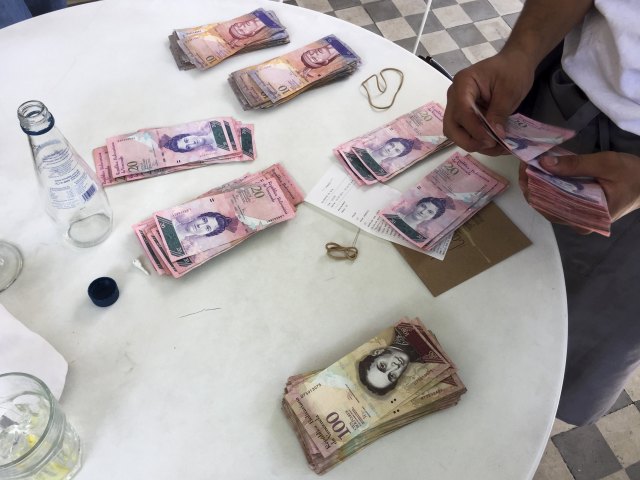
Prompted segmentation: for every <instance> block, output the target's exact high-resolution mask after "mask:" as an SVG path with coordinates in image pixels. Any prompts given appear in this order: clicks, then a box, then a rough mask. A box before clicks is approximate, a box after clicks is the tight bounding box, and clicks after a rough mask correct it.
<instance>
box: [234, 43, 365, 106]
mask: <svg viewBox="0 0 640 480" xmlns="http://www.w3.org/2000/svg"><path fill="white" fill-rule="evenodd" d="M360 63H361V60H360V57H359V56H358V55H356V53H355V52H354V51H353V50H352V49H351V48H349V47H348V46H347V45H346V44H345V43H344V42H343V41H342V40H340V39H338V37H336V36H335V35H329V36H327V37H323V38H321V39H319V40H317V41H315V42H313V43H311V44H309V45H307V46H305V47H302V48H299V49H297V50H294V51H293V52H289V53H287V54H286V55H283V56H280V57H276V58H272V59H271V60H268V61H266V62H264V63H261V64H259V65H254V66H251V67H247V68H244V69H242V70H238V71H236V72H233V73H232V74H231V75H230V76H229V83H230V85H231V88H232V89H233V92H234V93H235V95H236V97H237V98H238V100H239V101H240V103H241V104H242V108H244V109H245V110H251V109H257V108H270V107H273V106H275V105H279V104H281V103H283V102H286V101H288V100H291V99H292V98H294V97H296V96H297V95H299V94H300V93H302V92H304V91H306V90H308V89H310V88H313V87H320V86H322V85H325V84H327V83H329V82H333V81H334V80H337V79H339V78H343V77H346V76H348V75H351V74H352V73H353V72H354V71H355V70H356V69H357V68H358V66H359V65H360Z"/></svg>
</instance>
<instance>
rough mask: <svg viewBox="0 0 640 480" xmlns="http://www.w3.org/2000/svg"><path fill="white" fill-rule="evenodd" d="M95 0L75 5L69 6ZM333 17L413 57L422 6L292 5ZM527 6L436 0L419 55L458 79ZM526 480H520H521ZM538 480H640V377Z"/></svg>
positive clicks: (556, 440) (364, 0)
mask: <svg viewBox="0 0 640 480" xmlns="http://www.w3.org/2000/svg"><path fill="white" fill-rule="evenodd" d="M86 1H92V0H69V4H70V5H72V4H78V3H84V2H86ZM285 3H288V4H291V5H298V6H301V7H305V8H310V9H312V10H315V11H319V12H322V13H325V14H327V15H333V16H336V17H338V18H341V19H343V20H347V21H349V22H351V23H354V24H356V25H358V26H360V27H363V28H366V29H367V30H371V31H373V32H375V33H377V34H379V35H382V36H383V37H385V38H387V39H389V40H391V41H393V42H395V43H397V44H398V45H400V46H402V47H404V48H406V49H407V50H409V51H412V50H413V47H414V45H415V42H416V38H417V34H418V32H419V29H420V23H421V21H422V17H423V15H424V12H425V9H426V5H425V2H424V1H423V0H285ZM521 9H522V2H521V1H520V0H433V3H432V5H431V12H430V13H429V16H428V18H427V22H426V25H425V28H424V31H423V34H422V36H421V37H420V44H419V48H418V50H417V54H419V55H431V56H433V57H434V58H435V59H436V60H437V61H438V62H439V63H440V64H441V65H443V66H444V67H445V68H446V69H447V70H448V71H449V72H450V73H451V74H455V73H457V72H458V71H460V70H461V69H463V68H465V67H467V66H469V65H471V64H472V63H475V62H477V61H478V60H481V59H483V58H487V57H489V56H491V55H493V54H494V53H496V52H497V51H498V50H500V48H501V47H502V45H504V42H505V39H506V38H507V37H508V36H509V33H510V32H511V27H512V26H513V24H514V23H515V21H516V19H517V17H518V14H519V12H520V10H521ZM514 480H519V479H514ZM534 480H640V371H638V372H637V374H636V376H635V377H634V379H632V381H631V382H630V383H629V384H628V385H627V388H626V390H625V391H624V392H623V393H622V395H621V396H620V398H619V399H618V401H617V402H616V405H614V407H613V408H612V409H611V411H610V412H609V413H608V414H607V415H605V416H604V417H603V418H602V419H600V421H598V422H597V423H596V424H595V425H590V426H585V427H577V428H576V427H573V426H571V425H567V424H565V423H564V422H561V421H559V420H556V422H555V424H554V427H553V431H552V432H551V438H550V439H549V442H548V444H547V448H546V451H545V454H544V456H543V458H542V461H541V462H540V466H539V468H538V471H537V473H536V474H535V476H534Z"/></svg>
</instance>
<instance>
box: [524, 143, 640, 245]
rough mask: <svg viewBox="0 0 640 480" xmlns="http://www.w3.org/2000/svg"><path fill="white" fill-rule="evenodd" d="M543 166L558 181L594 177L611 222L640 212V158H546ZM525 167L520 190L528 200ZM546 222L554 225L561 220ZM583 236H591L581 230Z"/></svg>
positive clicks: (621, 155) (624, 155)
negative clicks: (560, 178)
mask: <svg viewBox="0 0 640 480" xmlns="http://www.w3.org/2000/svg"><path fill="white" fill-rule="evenodd" d="M540 164H541V165H542V166H543V167H544V168H545V169H546V170H547V171H548V172H549V173H552V174H554V175H557V176H559V177H593V178H594V179H595V180H597V181H598V183H600V185H601V186H602V189H603V190H604V193H605V196H606V197H607V205H608V207H609V214H610V215H611V221H612V222H615V221H616V220H618V219H619V218H621V217H623V216H624V215H626V214H627V213H631V212H632V211H634V210H636V209H638V208H640V157H637V156H635V155H631V154H629V153H617V152H599V153H590V154H586V155H565V156H562V157H552V156H545V157H543V158H542V159H541V160H540ZM526 167H527V165H526V163H524V162H522V163H521V165H520V181H519V183H520V188H521V189H522V191H523V192H524V194H525V197H527V198H528V187H527V175H526V173H525V170H526ZM547 218H548V219H549V220H550V221H551V222H557V221H558V219H555V218H549V217H548V216H547ZM580 233H589V232H588V231H584V230H580Z"/></svg>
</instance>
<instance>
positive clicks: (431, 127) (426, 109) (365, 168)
mask: <svg viewBox="0 0 640 480" xmlns="http://www.w3.org/2000/svg"><path fill="white" fill-rule="evenodd" d="M443 117H444V107H443V106H442V105H440V104H439V103H436V102H429V103H427V104H425V105H422V106H420V107H418V108H416V109H415V110H412V111H411V112H409V113H406V114H405V115H402V116H400V117H398V118H396V119H394V120H392V121H390V122H388V123H386V124H384V125H382V126H381V127H378V128H376V129H374V130H371V131H370V132H368V133H365V134H363V135H360V136H358V137H356V138H353V139H351V140H349V141H347V142H345V143H343V144H341V145H339V146H338V147H336V148H334V149H333V154H334V155H335V157H336V158H337V159H338V161H339V162H340V163H341V164H342V166H343V167H344V169H345V170H346V172H347V173H348V174H349V175H350V176H351V178H353V179H354V181H355V182H356V183H357V184H358V185H372V184H374V183H378V182H383V183H384V182H386V181H387V180H390V179H391V178H393V177H395V176H396V175H398V174H399V173H402V172H403V171H405V170H406V169H408V168H410V167H411V166H413V165H415V164H416V163H418V162H421V161H422V160H424V159H426V158H427V157H429V156H431V155H433V154H435V153H437V152H439V151H440V150H442V149H444V148H446V147H448V146H450V145H452V142H451V140H449V139H448V138H447V137H445V135H444V133H443V124H442V119H443Z"/></svg>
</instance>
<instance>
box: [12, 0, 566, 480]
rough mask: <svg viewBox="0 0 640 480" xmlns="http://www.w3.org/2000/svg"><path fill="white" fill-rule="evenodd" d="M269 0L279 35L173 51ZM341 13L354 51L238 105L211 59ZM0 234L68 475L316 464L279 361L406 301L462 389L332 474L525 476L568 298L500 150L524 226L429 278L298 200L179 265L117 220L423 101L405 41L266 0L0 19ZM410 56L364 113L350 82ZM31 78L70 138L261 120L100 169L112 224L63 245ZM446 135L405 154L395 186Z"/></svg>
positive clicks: (294, 470) (127, 3)
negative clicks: (45, 381) (259, 107)
mask: <svg viewBox="0 0 640 480" xmlns="http://www.w3.org/2000/svg"><path fill="white" fill-rule="evenodd" d="M255 7H264V8H271V9H273V10H275V11H276V12H277V14H278V15H279V17H280V18H281V20H282V22H283V23H284V24H285V25H286V26H287V28H288V30H289V32H290V35H291V44H289V45H285V46H280V47H275V48H272V49H267V50H262V51H257V52H253V53H248V54H244V55H238V56H236V57H234V58H231V59H229V60H227V61H225V62H224V63H222V64H220V65H218V66H217V67H215V68H213V69H211V70H209V71H206V72H199V71H189V72H184V71H179V70H178V69H177V68H176V66H175V64H174V61H173V58H172V57H171V54H170V52H169V48H168V41H167V36H168V35H169V34H170V33H171V32H172V30H173V29H175V28H184V27H187V26H194V25H200V24H203V23H209V22H214V21H218V20H225V19H229V18H233V17H236V16H239V15H241V14H243V13H246V12H247V11H250V10H252V9H253V8H255ZM331 33H334V34H337V35H338V36H339V38H341V39H342V40H344V41H345V42H346V43H347V44H348V45H350V46H351V47H352V48H353V49H354V50H355V51H356V52H357V53H358V54H359V55H360V56H361V57H362V59H363V64H362V66H361V67H360V69H359V70H358V71H357V72H356V73H355V74H354V75H352V76H351V77H349V78H348V79H347V80H345V81H340V82H337V83H335V84H332V85H328V86H325V87H323V88H320V89H317V90H315V91H310V92H307V93H305V94H303V95H302V96H300V97H298V98H296V99H294V100H293V101H291V102H289V103H288V104H285V105H282V106H280V107H278V108H276V109H273V110H270V111H269V110H267V111H258V112H243V111H242V109H241V108H240V105H239V103H238V101H237V100H236V99H235V97H234V96H233V95H232V93H231V90H230V88H229V85H228V84H227V81H226V80H227V76H228V74H229V73H230V72H232V71H234V70H238V69H240V68H243V67H245V66H248V65H254V64H256V63H259V62H261V61H264V60H267V59H269V58H272V57H274V56H278V55H281V54H283V53H285V52H288V51H290V50H293V49H294V48H299V47H301V46H303V45H306V44H307V43H310V42H312V41H314V40H316V39H318V38H320V37H322V36H325V35H327V34H331ZM0 44H1V45H2V49H1V50H0V65H2V70H3V75H2V76H1V77H0V87H1V89H2V96H1V97H0V132H2V133H1V135H2V137H1V138H2V156H1V157H0V172H1V173H0V192H2V198H3V201H2V203H1V204H0V212H1V214H2V219H3V221H2V222H1V224H0V238H3V239H6V240H9V241H11V242H13V243H15V244H17V245H18V246H19V247H20V248H21V250H22V252H23V255H24V260H25V263H24V269H23V271H22V274H21V276H20V277H19V279H18V280H17V281H16V283H15V284H14V285H13V286H12V287H11V288H10V289H8V290H7V291H5V292H3V293H2V294H0V302H2V303H3V304H4V305H5V307H6V308H7V309H8V310H9V311H10V312H11V313H12V314H13V315H14V316H16V317H17V318H18V319H20V320H21V321H22V322H23V323H24V324H25V325H27V326H28V327H29V328H31V329H33V330H34V331H36V332H38V333H39V334H41V335H42V336H43V337H44V338H46V339H47V340H48V341H49V342H50V343H51V344H52V345H53V346H54V347H55V348H57V349H58V350H59V351H60V352H61V353H62V354H63V355H64V357H65V358H66V359H67V360H68V362H69V373H68V377H67V384H66V388H65V392H64V393H63V395H62V399H61V404H62V406H63V408H64V410H65V411H66V412H67V415H68V417H69V419H70V420H71V422H72V423H73V424H74V425H75V426H76V428H77V430H78V431H79V433H80V435H81V437H82V439H83V442H84V466H83V469H82V470H81V471H80V473H79V475H78V478H79V479H84V478H86V479H92V480H100V479H113V478H154V479H165V478H166V479H173V478H189V479H205V478H206V479H210V478H260V479H264V478H292V479H300V478H314V477H315V474H314V473H312V472H311V471H310V470H309V469H308V467H307V465H306V462H305V460H304V456H303V454H302V451H301V449H300V446H299V445H298V442H297V440H296V438H295V436H294V434H293V431H292V429H291V427H290V426H289V425H288V423H287V421H286V420H285V418H284V416H283V414H282V413H281V411H280V408H279V406H280V405H279V402H280V399H281V395H282V391H283V387H284V384H285V381H286V379H287V377H288V376H289V375H292V374H295V373H299V372H305V371H308V370H311V369H317V368H321V367H324V366H328V365H329V364H331V363H332V362H333V361H335V360H337V359H338V358H339V357H341V356H342V355H343V354H345V353H347V352H349V351H350V350H352V349H353V348H355V347H356V346H358V345H360V344H362V343H363V342H364V341H366V340H368V339H369V338H371V337H373V336H374V335H375V334H376V333H377V332H379V331H380V330H382V329H383V328H385V327H387V326H389V325H391V324H392V323H393V322H395V321H396V320H398V319H399V318H401V317H403V316H410V317H411V316H418V317H420V318H421V319H422V320H423V322H425V324H426V325H427V326H428V327H429V328H431V329H432V330H433V331H434V332H435V333H436V334H437V335H438V338H439V339H440V341H441V343H442V344H443V346H444V348H445V350H446V351H447V352H448V353H449V354H450V356H451V357H452V358H453V359H454V361H455V362H456V363H457V365H458V367H459V369H460V371H459V373H460V376H461V377H462V379H463V381H464V382H465V384H466V385H467V387H468V393H467V394H466V395H464V396H463V397H462V400H461V402H460V403H459V404H458V405H457V406H456V407H455V408H451V409H448V410H445V411H442V412H439V413H437V414H434V415H431V416H428V417H425V418H423V419H420V420H419V421H417V422H415V423H413V424H411V425H408V426H406V427H404V428H402V429H401V430H399V431H397V432H395V433H393V434H392V435H389V436H387V437H385V438H382V439H379V440H378V441H376V442H375V443H374V444H372V445H371V446H370V447H368V448H367V449H365V450H364V451H362V452H361V453H359V454H358V455H355V456H354V457H352V458H350V459H349V460H348V461H346V462H344V463H343V464H342V465H339V466H338V467H336V468H335V469H333V470H331V471H330V472H329V473H328V474H327V478H349V479H352V478H370V479H387V478H389V477H390V476H392V475H393V476H395V477H397V478H409V477H411V478H416V477H419V478H438V479H440V480H445V479H452V480H459V479H461V478H469V475H470V472H473V474H472V476H473V478H474V479H476V480H480V479H491V480H498V479H508V480H514V479H526V478H531V477H532V476H533V473H534V472H535V469H536V467H537V464H538V462H539V460H540V458H541V456H542V452H543V450H544V446H545V445H546V441H547V438H548V434H549V432H550V429H551V426H552V422H553V417H554V413H555V410H556V407H557V402H558V398H559V393H560V386H561V381H562V373H563V368H564V355H565V346H566V302H565V291H564V282H563V277H562V270H561V264H560V259H559V255H558V251H557V247H556V244H555V239H554V237H553V234H552V230H551V228H550V225H549V224H548V222H547V221H546V220H544V219H543V218H542V217H541V216H540V215H538V214H537V213H536V212H535V211H533V210H532V209H531V208H530V207H529V206H528V205H527V204H526V203H525V201H524V200H523V198H522V195H521V193H520V192H519V190H518V188H517V182H516V176H517V162H516V161H515V159H514V158H512V157H499V158H488V157H479V158H480V159H481V160H482V161H483V162H485V163H486V164H487V165H489V166H490V167H491V168H493V169H494V170H496V171H498V172H500V173H502V174H503V175H506V176H508V177H509V178H510V179H511V180H512V181H513V185H512V187H511V188H510V189H509V190H508V191H507V192H506V193H505V194H503V195H502V196H501V197H500V198H499V199H498V201H497V203H498V205H499V206H500V207H501V208H502V209H503V210H504V211H505V212H506V213H507V214H508V215H509V217H510V218H511V219H512V220H513V221H514V222H515V223H516V224H517V225H518V226H519V227H520V228H521V229H522V230H523V232H524V233H525V234H526V235H527V236H528V237H529V238H530V239H531V240H532V242H533V245H532V246H530V247H528V248H527V249H525V250H523V251H521V252H520V253H518V254H516V255H515V256H513V257H511V258H509V259H507V260H506V261H504V262H502V263H500V264H498V265H496V266H495V267H493V268H491V269H489V270H487V271H485V272H483V273H482V274H480V275H478V276H476V277H475V278H473V279H471V280H469V281H467V282H465V283H463V284H461V285H459V286H458V287H456V288H454V289H452V290H450V291H448V292H446V293H444V294H442V295H440V296H439V297H437V298H433V297H432V295H431V294H430V293H429V292H428V290H427V289H426V288H425V287H424V285H423V284H422V283H421V282H420V280H419V279H418V278H417V277H416V276H415V275H414V273H413V271H412V270H411V269H410V267H409V266H408V265H407V264H406V263H405V262H404V260H403V259H402V258H401V256H400V255H399V254H398V253H397V252H396V251H395V249H394V248H393V247H392V245H390V244H389V243H387V242H384V241H382V240H380V239H377V238H374V237H371V236H369V235H365V234H362V235H360V237H359V239H358V248H359V249H360V256H359V258H358V259H357V261H355V262H353V263H348V262H337V261H334V260H331V259H330V258H328V257H327V256H326V255H325V250H324V244H325V243H326V242H329V241H336V242H338V243H342V244H345V243H351V241H352V240H353V238H354V235H355V227H353V226H351V225H349V224H346V223H345V222H343V221H341V220H338V219H336V218H333V217H331V216H330V215H327V214H325V213H323V212H321V211H319V210H317V209H315V208H313V207H311V206H309V205H306V204H303V205H301V206H300V207H299V209H298V215H297V216H296V218H295V219H293V220H292V221H289V222H285V223H284V224H281V225H279V226H277V227H274V228H272V229H269V230H267V231H264V232H261V233H260V234H259V235H257V236H255V237H253V238H251V239H250V240H248V241H246V242H245V243H243V244H242V245H240V246H239V247H238V248H235V249H233V250H232V251H230V252H228V253H226V254H224V255H222V256H220V257H218V258H216V259H215V260H214V261H211V262H210V263H209V264H207V265H205V266H203V267H201V268H199V269H197V270H195V271H193V272H191V273H190V274H188V275H187V276H186V277H184V278H182V279H178V280H175V279H172V278H168V277H159V276H156V275H152V276H150V277H147V276H144V275H143V274H142V273H141V272H139V271H138V270H136V269H134V268H133V267H131V260H132V259H133V258H135V257H139V256H141V255H142V251H141V248H140V246H139V245H138V243H137V240H136V238H135V236H134V234H133V232H132V230H131V228H130V226H131V225H132V224H133V223H135V222H137V221H139V220H140V219H142V218H145V217H147V216H148V215H149V214H150V213H151V212H153V211H155V210H158V209H161V208H166V207H170V206H174V205H177V204H179V203H182V202H184V201H187V200H189V199H191V198H192V197H194V196H196V195H197V194H200V193H201V192H204V191H206V190H208V189H210V188H211V187H213V186H216V185H218V184H221V183H223V182H226V181H228V180H230V179H233V178H236V177H238V176H240V175H241V174H243V173H245V172H246V171H257V170H259V169H262V168H265V167H266V166H268V165H270V164H272V163H274V162H282V163H283V164H284V165H285V166H286V167H287V168H288V169H289V170H290V172H291V174H292V175H293V177H294V178H295V179H296V180H297V181H298V182H299V183H300V185H301V187H302V188H303V190H304V191H306V192H308V191H309V190H310V189H311V188H312V187H313V185H315V183H316V182H317V180H318V179H319V178H320V177H321V176H322V174H323V173H324V172H325V171H326V169H327V168H328V166H329V165H330V164H331V163H332V162H334V161H335V160H334V159H332V155H331V148H332V147H334V146H336V145H338V144H339V143H341V142H343V141H345V140H348V139H350V138H353V137H355V136H357V135H359V134H361V133H364V132H366V131H369V130H370V129H372V128H375V127H377V126H379V125H382V124H383V123H385V122H387V121H389V120H391V119H393V118H396V117H397V116H399V115H401V114H403V113H406V112H407V111H409V110H411V109H413V108H416V107H418V106H419V105H422V104H424V103H426V102H428V101H431V100H435V101H438V102H440V103H441V104H443V105H444V104H445V102H446V88H447V86H448V81H447V80H446V79H445V78H444V77H443V76H441V75H440V74H439V73H437V72H436V71H435V70H433V69H432V68H431V67H429V66H428V65H427V64H425V63H424V62H422V61H421V60H419V59H418V58H417V57H414V56H412V55H411V54H410V53H409V52H407V51H405V50H403V49H402V48H400V47H398V46H396V45H394V44H392V43H390V42H388V41H387V40H385V39H383V38H381V37H379V36H377V35H374V34H372V33H370V32H368V31H366V30H364V29H361V28H358V27H356V26H354V25H351V24H349V23H346V22H343V21H341V20H338V19H335V18H332V17H329V16H326V15H321V14H318V13H316V12H312V11H309V10H306V9H303V8H298V7H293V6H290V5H286V4H280V3H277V2H267V1H263V0H243V1H239V0H236V1H232V0H182V1H181V2H165V1H161V0H137V1H135V2H132V1H131V0H105V1H102V2H97V3H92V4H87V5H82V6H78V7H73V8H68V9H66V10H63V11H59V12H54V13H52V14H49V15H45V16H42V17H37V18H34V19H32V20H28V21H26V22H23V23H20V24H16V25H13V26H11V27H8V28H5V29H4V30H2V31H0ZM384 67H397V68H401V69H402V70H403V71H404V75H405V83H404V86H403V88H402V91H401V92H400V94H399V95H398V98H397V100H396V105H395V106H394V107H393V108H392V109H390V110H388V111H386V112H373V111H372V110H371V108H370V107H369V105H368V103H367V101H366V98H365V96H364V95H363V93H362V91H361V90H360V89H359V84H360V82H362V80H364V79H365V78H366V77H367V76H369V75H371V74H372V73H375V72H378V71H379V70H381V69H382V68H384ZM29 99H38V100H41V101H43V102H44V103H45V104H46V105H47V106H48V107H49V109H50V111H51V112H52V113H53V114H54V116H55V118H56V121H57V125H58V127H59V128H60V130H61V131H62V132H63V133H64V134H65V136H66V137H67V138H68V139H69V141H70V142H71V143H72V145H74V147H75V148H76V150H78V152H79V153H80V154H81V155H83V156H84V158H85V159H86V160H88V161H89V162H91V150H92V149H93V148H94V147H97V146H100V145H104V143H105V139H106V138H107V137H108V136H111V135H116V134H122V133H126V132H130V131H134V130H137V129H139V128H145V127H152V126H160V125H173V124H179V123H184V122H188V121H191V120H199V119H202V118H207V117H213V116H222V115H231V116H234V117H235V118H238V119H241V120H242V121H244V122H248V123H254V124H255V128H256V139H257V141H256V143H257V149H258V159H257V160H256V161H255V162H253V163H251V164H248V163H239V164H226V165H214V166H209V167H206V168H201V169H195V170H191V171H185V172H180V173H176V174H172V175H167V176H164V177H159V178H154V179H148V180H143V181H140V182H134V183H131V184H128V185H117V186H114V187H110V188H109V189H107V193H108V196H109V199H110V202H111V205H112V207H113V211H114V230H113V233H112V234H111V236H110V237H109V238H108V239H107V240H106V241H105V242H104V243H102V244H100V245H98V246H96V247H93V248H90V249H76V248H73V247H71V246H68V245H66V244H65V243H64V242H63V241H62V239H61V237H60V236H59V235H58V233H57V231H56V230H55V228H54V226H53V224H52V222H51V221H50V220H49V219H48V217H46V215H45V214H44V209H43V207H42V204H41V202H40V201H39V199H38V193H37V186H36V178H35V175H34V172H33V167H32V160H31V157H30V151H29V147H28V144H27V139H26V138H25V136H24V134H23V133H22V132H21V130H20V129H19V126H18V121H17V118H16V109H17V107H18V105H19V104H20V103H22V102H23V101H26V100H29ZM451 152H452V151H451V150H449V151H447V152H445V153H441V154H440V155H438V156H436V157H434V159H433V160H431V161H427V162H424V163H422V164H420V165H418V166H416V167H413V168H412V169H411V170H410V171H409V172H406V173H405V174H403V175H401V176H399V177H397V178H396V179H394V180H393V181H392V182H390V184H391V186H393V187H394V188H397V189H399V190H405V189H407V188H409V187H410V186H411V185H412V184H415V183H416V182H417V180H418V179H419V178H420V177H421V176H423V175H425V174H426V173H427V172H428V171H429V170H430V169H432V168H434V166H435V165H436V164H438V163H440V162H441V161H443V160H444V159H445V158H446V157H447V156H448V155H450V153H451ZM105 275H106V276H111V277H113V278H114V279H116V281H117V282H118V284H119V287H120V299H119V300H118V302H117V303H115V304H114V305H113V306H111V307H109V308H104V309H101V308H98V307H95V306H94V305H92V304H91V302H90V301H89V299H88V297H87V295H86V288H87V286H88V284H89V283H90V282H91V280H93V279H94V278H96V277H100V276H105Z"/></svg>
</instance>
